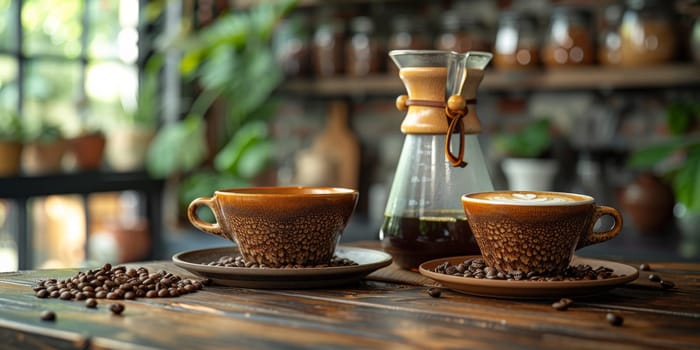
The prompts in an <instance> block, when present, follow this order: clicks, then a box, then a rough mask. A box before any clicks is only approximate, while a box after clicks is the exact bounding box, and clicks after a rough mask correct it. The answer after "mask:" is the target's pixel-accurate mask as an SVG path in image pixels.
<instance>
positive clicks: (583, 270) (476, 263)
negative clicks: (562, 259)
mask: <svg viewBox="0 0 700 350" xmlns="http://www.w3.org/2000/svg"><path fill="white" fill-rule="evenodd" d="M434 272H437V273H443V274H446V275H452V276H463V277H469V278H478V279H482V278H486V279H499V280H508V281H538V282H550V281H581V280H602V279H608V278H616V277H620V276H619V275H617V274H614V273H613V270H612V269H610V268H607V267H604V266H600V267H597V268H595V269H594V268H593V267H592V266H590V265H584V264H579V265H575V266H574V265H571V266H569V267H567V268H566V270H565V271H564V273H562V274H559V275H554V276H549V275H547V276H545V275H538V274H535V273H532V272H530V273H527V274H526V273H524V272H522V271H519V270H515V271H498V270H497V269H496V268H493V267H491V266H487V265H486V263H485V262H484V260H483V259H481V258H472V259H467V260H465V261H463V262H461V263H459V264H457V265H452V264H451V263H450V262H448V261H445V262H444V263H442V264H440V265H438V266H437V267H435V270H434Z"/></svg>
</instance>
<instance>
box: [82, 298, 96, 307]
mask: <svg viewBox="0 0 700 350" xmlns="http://www.w3.org/2000/svg"><path fill="white" fill-rule="evenodd" d="M85 307H87V308H90V309H94V308H96V307H97V300H96V299H95V298H87V300H85Z"/></svg>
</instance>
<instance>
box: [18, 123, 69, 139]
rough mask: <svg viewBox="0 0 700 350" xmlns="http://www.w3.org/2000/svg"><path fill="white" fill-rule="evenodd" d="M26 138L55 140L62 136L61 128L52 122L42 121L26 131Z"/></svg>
mask: <svg viewBox="0 0 700 350" xmlns="http://www.w3.org/2000/svg"><path fill="white" fill-rule="evenodd" d="M26 137H27V139H28V140H29V141H36V142H45V143H50V142H55V141H58V140H59V139H61V138H63V130H61V127H60V126H58V125H57V124H55V123H54V122H49V121H42V122H40V123H39V124H38V125H36V126H35V127H34V128H33V129H30V130H29V131H28V132H27V136H26Z"/></svg>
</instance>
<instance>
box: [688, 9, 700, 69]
mask: <svg viewBox="0 0 700 350" xmlns="http://www.w3.org/2000/svg"><path fill="white" fill-rule="evenodd" d="M689 47H690V54H691V56H692V57H693V61H695V62H696V63H700V16H698V17H696V18H695V21H693V27H692V28H691V32H690V43H689Z"/></svg>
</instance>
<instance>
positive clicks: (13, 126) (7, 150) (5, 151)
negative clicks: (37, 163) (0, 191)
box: [0, 111, 23, 176]
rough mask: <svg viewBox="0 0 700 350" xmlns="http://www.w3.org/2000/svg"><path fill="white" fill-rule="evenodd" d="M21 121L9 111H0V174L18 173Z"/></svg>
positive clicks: (21, 134)
mask: <svg viewBox="0 0 700 350" xmlns="http://www.w3.org/2000/svg"><path fill="white" fill-rule="evenodd" d="M22 141H23V133H22V123H21V122H20V120H19V116H18V115H17V114H16V113H14V112H10V111H0V176H14V175H17V174H18V173H19V170H20V164H21V162H20V160H21V155H22Z"/></svg>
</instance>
